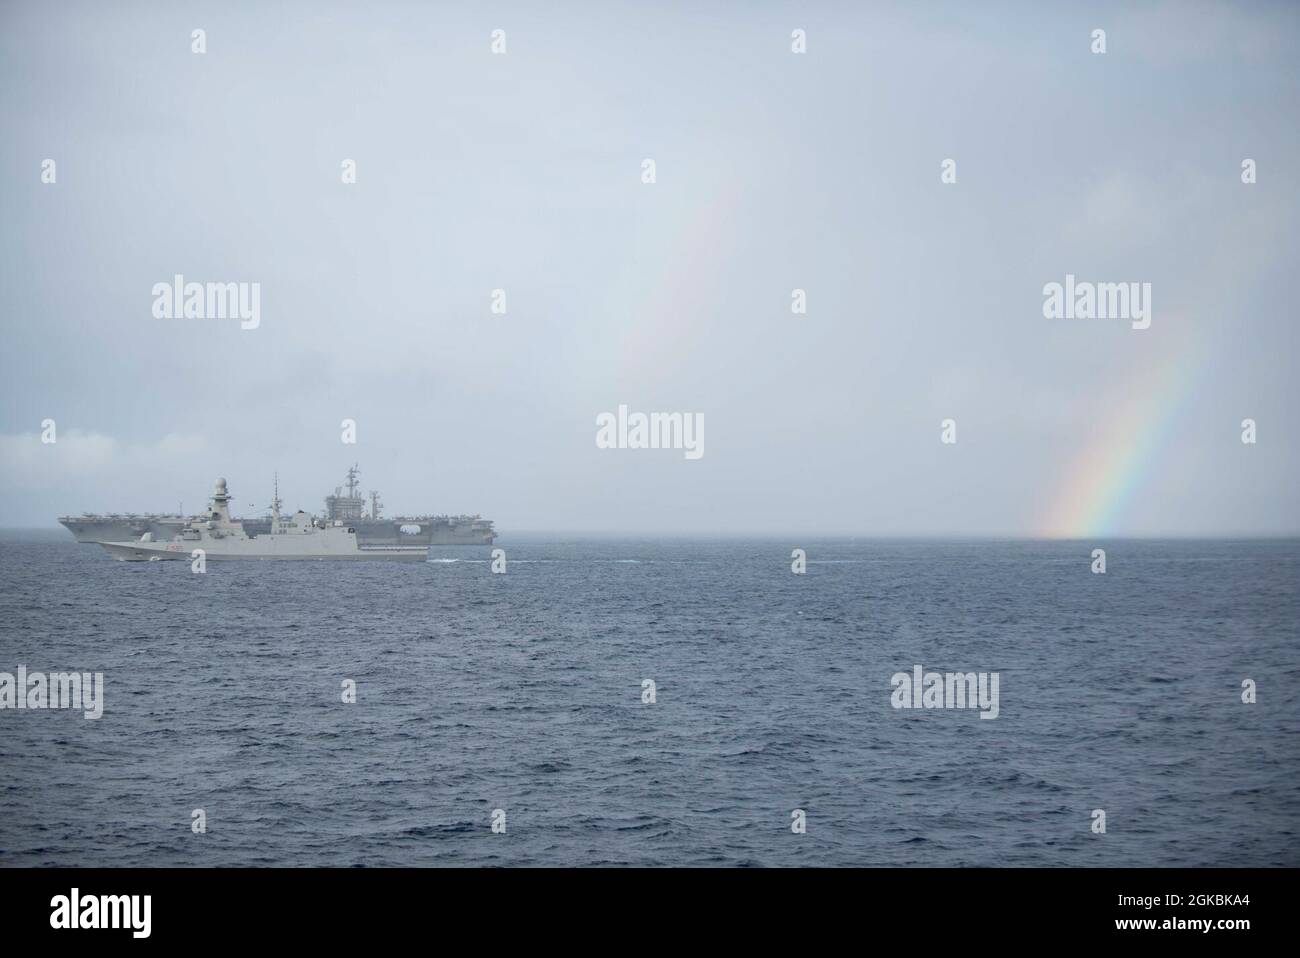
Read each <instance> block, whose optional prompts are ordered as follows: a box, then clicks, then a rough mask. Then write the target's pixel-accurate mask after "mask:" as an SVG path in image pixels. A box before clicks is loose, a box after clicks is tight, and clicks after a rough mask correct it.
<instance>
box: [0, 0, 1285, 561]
mask: <svg viewBox="0 0 1300 958" xmlns="http://www.w3.org/2000/svg"><path fill="white" fill-rule="evenodd" d="M0 28H2V29H0V117H2V119H0V123H2V129H3V131H4V134H5V135H4V143H3V146H0V208H3V210H4V217H3V226H0V243H2V244H3V245H2V246H0V253H2V255H0V309H3V315H4V317H5V320H4V322H5V350H4V354H3V360H2V365H0V371H2V372H3V375H4V379H5V388H4V398H5V402H4V404H3V407H0V527H9V528H57V526H56V525H55V517H56V516H58V515H62V514H79V513H81V512H83V511H92V512H101V513H103V512H149V511H172V510H174V509H176V507H177V506H178V504H180V503H184V506H185V510H186V511H187V512H194V511H197V510H198V509H200V508H201V507H202V506H203V504H204V502H205V499H206V496H207V495H208V493H209V492H210V490H211V488H212V482H213V480H214V479H215V478H216V477H217V476H224V477H226V478H227V479H228V480H229V482H230V487H231V490H232V493H233V494H234V497H235V501H234V511H235V513H236V514H243V515H255V514H260V513H261V512H262V511H264V510H265V508H266V504H267V503H269V501H270V497H271V489H272V481H273V476H275V475H276V474H277V473H278V476H279V488H280V495H281V498H282V499H283V500H284V503H285V506H286V508H288V509H295V508H302V509H306V510H308V511H319V510H320V508H321V506H322V501H323V498H324V497H325V496H326V495H327V494H329V493H331V492H332V491H333V489H334V488H335V487H336V486H338V485H340V484H341V483H342V482H343V479H344V473H345V471H346V469H347V468H348V467H349V466H350V465H352V464H353V463H354V462H356V463H359V464H360V467H361V491H362V494H366V493H368V492H369V491H370V490H372V489H375V490H378V491H379V492H380V494H381V498H382V500H383V502H384V513H385V514H386V515H398V514H408V515H409V514H418V513H452V514H458V513H471V514H473V513H478V514H481V515H483V516H485V517H487V518H490V519H492V520H494V521H495V523H496V527H497V529H498V532H499V533H500V535H501V536H502V537H503V538H504V539H508V537H509V536H510V535H511V534H513V533H517V532H518V533H524V532H528V533H530V534H535V533H545V532H548V531H550V532H556V533H558V534H561V535H592V534H600V535H632V536H636V535H642V536H644V535H655V536H658V535H680V534H682V533H686V534H689V535H699V536H707V537H745V536H756V537H764V536H767V535H772V536H784V537H790V536H808V537H814V536H845V537H858V538H872V537H876V538H898V537H904V538H927V539H935V538H940V539H942V538H988V537H992V538H1012V539H1019V538H1031V539H1037V538H1060V537H1065V538H1089V537H1107V538H1151V537H1157V538H1160V537H1172V538H1205V537H1213V538H1256V537H1263V538H1278V537H1283V538H1285V537H1290V536H1295V535H1297V534H1300V483H1297V481H1296V476H1297V473H1298V472H1300V445H1297V442H1296V436H1295V430H1294V425H1293V422H1294V415H1295V412H1296V409H1297V407H1298V405H1300V404H1298V403H1297V400H1298V399H1300V385H1298V384H1297V369H1296V358H1297V355H1298V354H1300V351H1298V350H1297V347H1298V346H1300V342H1298V338H1297V334H1296V317H1295V306H1294V295H1293V293H1292V290H1291V287H1292V282H1293V280H1292V274H1293V270H1294V264H1295V262H1296V261H1297V259H1298V258H1300V257H1298V255H1297V254H1300V216H1298V215H1297V214H1300V201H1298V199H1297V194H1296V191H1295V188H1294V184H1295V183H1296V182H1297V177H1298V176H1300V160H1298V157H1300V131H1298V129H1297V125H1296V123H1295V122H1294V117H1295V116H1296V115H1297V106H1300V78H1298V77H1297V74H1296V70H1295V66H1294V49H1295V46H1296V41H1297V40H1298V39H1300V8H1297V7H1295V6H1291V5H1286V4H1281V3H1277V4H1266V3H1262V4H1257V5H1252V6H1249V7H1234V6H1231V5H1228V4H1221V3H1151V4H1142V5H1136V6H1135V5H1131V4H1118V3H1116V4H1098V5H1091V6H1090V7H1089V8H1087V9H1082V8H1081V9H1068V8H1065V9H1057V8H1045V7H1041V6H1037V5H1033V4H1029V3H1004V4H991V5H989V6H986V7H982V8H975V7H973V6H969V5H964V4H958V3H948V4H927V5H921V6H912V5H900V4H876V5H870V6H864V7H862V8H855V9H841V7H840V5H838V4H832V3H817V2H812V3H808V4H804V5H799V6H797V7H790V8H785V7H777V6H768V5H753V4H743V3H738V2H737V3H716V4H711V5H709V6H708V7H707V8H699V9H696V8H693V7H690V6H687V5H669V6H665V7H663V8H658V9H650V8H646V7H643V6H639V5H636V4H630V3H615V4H600V5H595V4H582V3H561V4H557V5H554V6H551V7H548V8H545V9H543V8H538V7H534V6H531V5H527V4H522V3H501V4H494V5H492V6H491V7H489V8H481V7H477V6H475V7H465V8H458V7H446V8H443V7H428V6H425V5H420V4H386V5H372V6H367V7H352V6H348V5H344V4H337V3H316V4H304V3H287V4H283V5H277V6H276V7H275V8H274V15H268V8H266V7H264V6H262V5H258V4H251V3H233V4H226V5H222V6H220V7H211V6H208V5H204V4H194V3H184V2H182V3H175V4H167V5H158V4H146V3H130V2H128V3H122V4H115V5H112V6H107V5H98V4H93V3H69V4H64V5H59V6H57V7H54V6H50V5H47V4H40V3H32V2H16V3H9V4H6V5H5V6H4V7H3V8H2V9H0ZM1098 28H1101V29H1104V30H1105V31H1106V52H1105V53H1104V54H1097V53H1094V52H1092V50H1091V49H1090V45H1091V44H1092V43H1093V41H1092V39H1091V34H1092V31H1093V30H1094V29H1098ZM195 29H202V30H204V31H205V33H204V37H205V52H203V53H195V52H192V42H193V41H192V31H193V30H195ZM495 30H502V31H504V35H505V42H506V44H507V46H506V52H505V53H503V54H501V53H494V52H493V49H492V44H493V31H495ZM795 30H803V31H805V32H806V42H807V49H806V52H804V53H795V52H793V51H792V31H795ZM47 159H53V160H54V161H55V162H56V164H57V166H56V170H57V178H56V179H55V181H54V182H43V181H42V172H43V163H44V161H46V160H47ZM646 159H653V160H654V162H655V169H656V179H655V182H653V183H645V182H643V181H642V176H643V161H644V160H646ZM948 159H952V160H955V163H956V167H955V171H956V181H955V182H953V183H945V182H943V181H942V180H941V174H942V171H943V166H942V164H943V163H944V161H945V160H948ZM1246 159H1250V160H1253V161H1254V163H1255V164H1257V170H1258V179H1257V182H1253V183H1244V182H1243V181H1242V163H1243V161H1245V160H1246ZM347 160H352V161H354V162H355V164H356V167H355V169H356V182H355V183H348V182H344V181H343V179H342V177H341V165H342V164H343V163H344V162H345V161H347ZM178 274H179V275H183V276H184V277H185V278H186V280H188V281H195V282H201V283H209V282H210V283H223V284H224V283H257V284H259V289H260V316H259V322H258V325H257V327H256V328H248V329H242V328H241V324H240V322H239V321H238V320H237V319H160V318H156V317H155V315H154V314H153V308H154V302H155V294H154V292H153V290H154V287H155V286H156V285H157V284H159V283H163V284H166V283H170V282H172V279H173V277H174V276H176V275H178ZM1067 276H1070V277H1077V278H1078V280H1079V281H1080V282H1096V283H1130V282H1131V283H1139V284H1145V283H1149V284H1150V290H1151V293H1150V300H1149V301H1148V305H1149V306H1150V312H1151V317H1150V318H1151V322H1150V326H1149V328H1145V329H1142V328H1134V326H1133V324H1131V323H1130V322H1129V321H1127V320H1125V319H1049V318H1045V315H1044V296H1045V294H1044V287H1045V285H1046V284H1050V283H1065V282H1066V281H1067ZM1071 282H1072V281H1071ZM497 289H504V290H505V291H506V293H507V296H508V308H507V311H506V313H505V314H504V315H501V314H495V313H493V312H492V311H491V304H492V296H493V291H494V290H497ZM794 290H803V291H805V292H806V302H807V312H806V313H794V312H792V309H791V303H792V292H793V291H794ZM620 405H627V406H629V407H630V408H631V409H632V410H634V411H641V412H646V413H649V412H682V413H685V414H688V415H689V414H700V415H702V416H703V421H704V423H705V424H706V427H705V431H704V444H703V455H702V457H700V458H699V459H696V460H691V459H688V458H687V457H685V456H684V455H683V453H682V451H680V450H668V449H601V448H597V445H596V442H595V437H596V431H597V429H596V419H597V417H598V416H599V415H601V414H602V413H608V412H613V411H615V410H617V409H618V407H619V406H620ZM946 419H952V420H955V422H956V429H957V432H956V438H957V441H956V442H955V443H954V444H945V443H943V442H941V423H942V422H943V421H944V420H946ZM1245 419H1252V420H1254V421H1255V423H1257V428H1258V437H1257V441H1256V442H1255V443H1254V444H1246V443H1243V442H1242V441H1241V433H1242V425H1241V424H1242V421H1243V420H1245ZM46 420H53V421H54V422H55V424H56V429H57V441H56V442H54V443H43V442H42V441H41V436H42V431H43V429H44V426H43V423H44V422H45V421H46ZM344 420H353V421H354V422H355V424H356V438H357V441H356V443H355V444H345V443H343V442H342V441H341V438H340V437H341V428H342V425H341V424H342V422H343V421H344Z"/></svg>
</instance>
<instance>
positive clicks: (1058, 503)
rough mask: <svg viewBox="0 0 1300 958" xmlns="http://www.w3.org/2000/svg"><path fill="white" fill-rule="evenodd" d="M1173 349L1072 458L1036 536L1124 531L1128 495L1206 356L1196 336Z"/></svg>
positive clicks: (1148, 468)
mask: <svg viewBox="0 0 1300 958" xmlns="http://www.w3.org/2000/svg"><path fill="white" fill-rule="evenodd" d="M1189 339H1190V342H1189V344H1188V345H1187V346H1186V347H1184V348H1183V349H1182V350H1181V351H1175V352H1174V353H1173V354H1172V355H1171V356H1170V358H1169V359H1167V360H1166V361H1165V362H1164V363H1163V365H1162V366H1161V367H1160V368H1159V370H1158V371H1157V372H1156V374H1155V375H1154V376H1146V377H1145V378H1143V380H1142V381H1140V382H1137V383H1135V388H1134V389H1133V390H1132V391H1130V393H1129V394H1128V396H1127V397H1126V398H1125V400H1124V402H1123V403H1122V404H1121V405H1120V407H1119V408H1118V410H1117V411H1115V412H1113V413H1111V414H1110V415H1109V416H1108V417H1107V419H1106V421H1105V422H1104V423H1103V424H1102V427H1101V428H1100V429H1098V430H1097V431H1096V432H1095V433H1094V434H1093V436H1092V437H1091V441H1090V442H1088V443H1086V444H1085V446H1084V449H1083V451H1082V452H1081V453H1080V454H1079V455H1078V456H1077V457H1076V459H1075V460H1074V462H1073V463H1072V464H1071V466H1070V469H1069V472H1068V473H1067V476H1068V480H1067V482H1066V483H1065V484H1064V486H1063V487H1062V489H1061V492H1060V494H1059V495H1058V496H1057V497H1056V500H1055V502H1054V503H1053V504H1052V506H1051V508H1050V510H1049V513H1048V515H1047V518H1046V519H1045V520H1044V521H1043V522H1042V523H1041V524H1040V528H1039V534H1040V535H1042V536H1043V537H1045V538H1061V539H1083V538H1090V537H1095V536H1107V535H1116V534H1121V533H1122V532H1123V525H1122V523H1123V520H1124V519H1125V518H1126V509H1127V507H1128V505H1129V503H1130V502H1131V501H1132V499H1133V495H1134V493H1135V492H1137V490H1138V489H1140V488H1141V487H1142V484H1143V483H1144V482H1145V481H1146V480H1147V479H1148V478H1149V477H1150V475H1151V472H1152V470H1153V466H1154V464H1155V462H1156V457H1157V454H1158V453H1159V452H1160V451H1161V450H1162V449H1163V448H1164V447H1165V446H1166V445H1167V443H1168V441H1169V437H1170V436H1171V435H1172V433H1173V430H1174V427H1175V425H1176V424H1177V422H1178V419H1179V416H1180V414H1181V413H1182V412H1183V410H1184V408H1185V407H1186V404H1187V400H1188V399H1189V398H1191V397H1192V396H1193V395H1194V394H1195V386H1196V384H1197V382H1199V381H1200V379H1201V374H1202V371H1203V369H1204V367H1205V364H1206V360H1207V358H1208V356H1209V350H1208V349H1207V348H1206V346H1205V344H1204V343H1203V342H1199V341H1198V340H1197V337H1194V336H1193V337H1189Z"/></svg>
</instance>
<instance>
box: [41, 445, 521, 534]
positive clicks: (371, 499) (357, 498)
mask: <svg viewBox="0 0 1300 958" xmlns="http://www.w3.org/2000/svg"><path fill="white" fill-rule="evenodd" d="M360 476H361V470H360V469H359V468H358V467H357V466H355V465H354V466H353V467H352V468H350V469H349V470H348V472H347V479H346V481H345V482H344V484H343V485H341V486H337V487H335V489H334V493H333V495H329V496H326V497H325V511H324V512H323V513H322V514H321V516H320V517H319V518H321V519H322V520H324V521H325V522H326V523H329V524H330V525H333V524H334V523H336V522H342V523H346V524H347V525H348V526H349V527H350V528H352V529H354V530H356V536H357V541H358V542H359V543H360V544H361V545H363V546H370V545H375V546H378V545H392V546H408V545H409V546H417V545H441V546H452V545H456V546H469V545H491V544H492V542H493V541H494V540H495V539H496V530H495V529H494V528H493V527H492V520H491V519H484V518H483V517H482V516H478V515H473V516H468V515H460V516H452V515H419V516H393V517H391V518H388V517H383V516H382V515H381V513H382V509H383V503H382V502H381V501H380V500H379V493H378V492H371V493H370V494H369V496H368V497H362V496H361V494H360V491H361V483H360ZM345 493H346V495H345ZM279 506H280V502H279V499H278V497H277V499H276V501H275V503H274V507H273V511H274V510H278V508H279ZM193 518H195V517H193V516H186V515H182V514H180V513H179V512H177V513H166V514H151V515H127V514H121V513H118V514H113V515H93V514H90V513H87V514H85V515H80V516H60V517H59V522H60V524H62V525H63V527H64V528H65V529H67V530H68V531H69V532H71V533H72V534H73V535H74V536H76V538H77V541H78V542H87V543H91V542H125V541H131V540H138V539H139V538H140V537H141V536H143V535H144V534H145V533H150V534H151V535H152V537H153V538H154V539H155V540H157V541H164V542H165V541H170V540H171V539H172V538H173V537H175V536H176V535H178V534H179V533H180V531H181V529H182V528H184V527H185V526H186V525H187V524H188V523H189V522H190V521H191V520H192V519H193ZM240 522H241V524H242V526H243V528H244V530H245V531H246V532H247V533H248V534H249V535H251V536H256V535H266V534H269V533H270V531H271V515H269V514H268V515H264V516H257V517H253V518H246V519H242V520H240Z"/></svg>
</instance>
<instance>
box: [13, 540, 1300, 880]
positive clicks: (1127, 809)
mask: <svg viewBox="0 0 1300 958" xmlns="http://www.w3.org/2000/svg"><path fill="white" fill-rule="evenodd" d="M498 545H499V546H501V547H503V548H505V549H506V552H507V562H508V571H507V573H506V574H505V575H494V574H492V573H491V571H490V566H489V563H488V553H489V550H488V549H487V548H477V547H473V548H465V547H460V548H457V547H445V548H440V547H435V549H434V551H433V556H434V559H435V561H430V562H428V563H413V564H389V563H375V564H369V563H363V564H350V563H327V562H321V563H314V562H313V563H231V564H221V563H210V564H209V565H208V571H207V573H206V574H204V575H195V574H192V573H191V572H190V567H189V565H188V563H171V562H166V563H143V564H135V563H131V564H127V563H118V562H113V561H111V560H110V559H109V558H108V557H107V556H106V555H105V554H104V553H103V552H102V551H101V550H99V549H98V547H95V546H81V545H77V544H76V543H74V542H73V541H72V539H71V536H69V535H68V534H67V533H65V532H63V531H61V530H59V531H54V532H48V533H44V532H42V533H35V532H27V533H20V532H9V533H4V534H3V535H2V536H0V590H2V592H0V671H7V672H11V673H12V672H15V671H16V669H17V667H18V666H19V665H25V666H26V667H27V668H28V669H29V670H31V671H45V672H58V671H66V670H76V671H92V672H103V673H104V676H105V679H104V681H105V710H104V715H103V717H102V718H101V719H99V720H97V721H92V720H86V719H84V718H83V717H82V715H81V713H80V712H69V711H53V710H48V711H30V710H21V711H17V710H3V711H0V865H10V866H14V865H106V866H111V865H144V866H161V865H261V864H265V865H273V864H274V865H366V866H383V865H552V864H554V865H608V864H637V865H998V866H1015V865H1055V864H1071V865H1118V866H1147V865H1157V866H1162V865H1225V866H1226V865H1288V866H1296V865H1300V834H1298V832H1300V774H1298V772H1300V654H1298V653H1300V625H1298V623H1300V542H1297V541H1295V540H1276V541H1252V542H1233V541H1212V542H1192V541H1169V542H1166V541H1160V542H1156V541H1134V540H1121V541H1112V542H1096V543H1094V542H1088V543H1082V542H1015V541H989V542H981V541H963V542H917V541H870V540H847V539H841V540H835V541H825V542H818V541H804V542H788V541H784V542H778V541H768V542H764V541H744V540H716V541H703V540H697V541H672V540H630V539H628V540H623V539H591V540H587V541H572V540H561V539H558V538H555V539H548V538H546V537H540V536H539V537H531V538H513V537H512V538H510V539H506V540H503V541H501V542H500V543H498ZM795 546H799V547H802V548H804V549H805V550H807V554H808V569H807V574H806V575H803V576H796V575H793V574H791V570H790V562H791V560H790V552H791V549H792V548H793V547H795ZM1095 546H1103V547H1105V548H1106V550H1107V573H1106V574H1105V575H1093V574H1092V573H1091V572H1090V570H1089V567H1090V564H1091V558H1090V555H1089V553H1090V552H1091V550H1092V548H1094V547H1095ZM917 664H920V665H923V666H924V667H925V669H926V670H927V671H929V670H935V671H988V672H991V671H996V672H999V673H1000V689H999V710H1000V714H999V716H998V718H997V719H995V720H981V719H980V718H979V713H978V712H977V711H974V710H968V711H959V710H942V709H939V710H923V709H917V710H910V711H907V710H896V709H894V708H893V707H892V706H891V703H890V698H891V696H890V693H891V687H890V678H891V676H892V675H893V674H894V673H895V672H900V671H902V672H910V671H911V670H912V667H913V666H914V665H917ZM345 679H353V680H355V681H356V683H357V702H356V704H351V705H350V704H344V702H343V701H342V700H341V699H342V689H341V683H342V682H343V680H345ZM645 679H652V680H653V681H654V682H655V683H656V692H657V701H656V702H655V703H654V704H643V702H642V682H643V680H645ZM1244 679H1252V680H1254V682H1255V683H1256V685H1257V688H1258V692H1257V695H1258V701H1257V703H1256V704H1253V705H1248V704H1243V702H1242V700H1241V696H1242V687H1241V686H1242V681H1243V680H1244ZM199 808H201V809H203V810H204V812H205V814H206V817H207V832H206V834H202V835H196V834H194V833H193V832H192V831H191V827H190V823H191V813H192V811H193V810H194V809H199ZM494 809H501V810H503V811H504V813H505V822H506V832H505V834H494V833H493V832H492V829H491V827H490V825H491V817H492V814H493V810H494ZM794 809H803V810H805V812H806V815H807V833H806V834H802V835H800V834H794V833H793V832H792V831H791V827H790V826H791V820H792V819H791V813H792V810H794ZM1093 809H1104V810H1105V812H1106V833H1105V834H1104V835H1098V834H1093V832H1092V831H1091V825H1092V822H1093V819H1092V817H1091V816H1092V811H1093Z"/></svg>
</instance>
